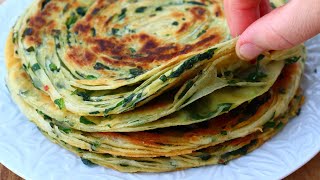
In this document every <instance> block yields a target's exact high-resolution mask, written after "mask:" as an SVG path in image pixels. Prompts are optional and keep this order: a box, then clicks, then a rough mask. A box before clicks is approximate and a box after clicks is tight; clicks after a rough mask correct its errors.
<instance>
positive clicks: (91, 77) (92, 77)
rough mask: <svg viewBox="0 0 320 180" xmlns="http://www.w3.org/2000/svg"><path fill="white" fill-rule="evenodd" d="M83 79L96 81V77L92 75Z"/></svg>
mask: <svg viewBox="0 0 320 180" xmlns="http://www.w3.org/2000/svg"><path fill="white" fill-rule="evenodd" d="M85 79H88V80H93V79H97V77H96V76H94V75H87V76H86V77H85Z"/></svg>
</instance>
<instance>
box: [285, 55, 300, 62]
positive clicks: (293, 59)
mask: <svg viewBox="0 0 320 180" xmlns="http://www.w3.org/2000/svg"><path fill="white" fill-rule="evenodd" d="M300 58H301V56H293V57H290V58H287V59H285V62H286V64H293V63H296V62H297V61H298V60H299V59H300Z"/></svg>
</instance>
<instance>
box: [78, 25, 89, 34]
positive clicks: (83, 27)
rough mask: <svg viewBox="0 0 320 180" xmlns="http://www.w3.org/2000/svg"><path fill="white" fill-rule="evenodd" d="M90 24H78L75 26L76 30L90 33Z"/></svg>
mask: <svg viewBox="0 0 320 180" xmlns="http://www.w3.org/2000/svg"><path fill="white" fill-rule="evenodd" d="M90 28H91V27H90V25H84V24H77V25H76V27H75V28H74V30H75V32H77V33H85V34H86V33H88V32H89V31H90Z"/></svg>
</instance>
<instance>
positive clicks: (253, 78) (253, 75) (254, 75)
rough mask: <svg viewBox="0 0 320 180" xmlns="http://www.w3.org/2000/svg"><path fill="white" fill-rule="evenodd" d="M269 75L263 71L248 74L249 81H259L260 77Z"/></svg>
mask: <svg viewBox="0 0 320 180" xmlns="http://www.w3.org/2000/svg"><path fill="white" fill-rule="evenodd" d="M265 77H267V75H266V74H265V73H263V72H261V71H256V72H252V73H250V74H249V75H248V77H247V79H246V80H247V81H248V82H259V81H260V79H262V78H265Z"/></svg>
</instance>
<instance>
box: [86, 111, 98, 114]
mask: <svg viewBox="0 0 320 180" xmlns="http://www.w3.org/2000/svg"><path fill="white" fill-rule="evenodd" d="M99 113H100V112H99V111H93V112H89V114H99Z"/></svg>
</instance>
